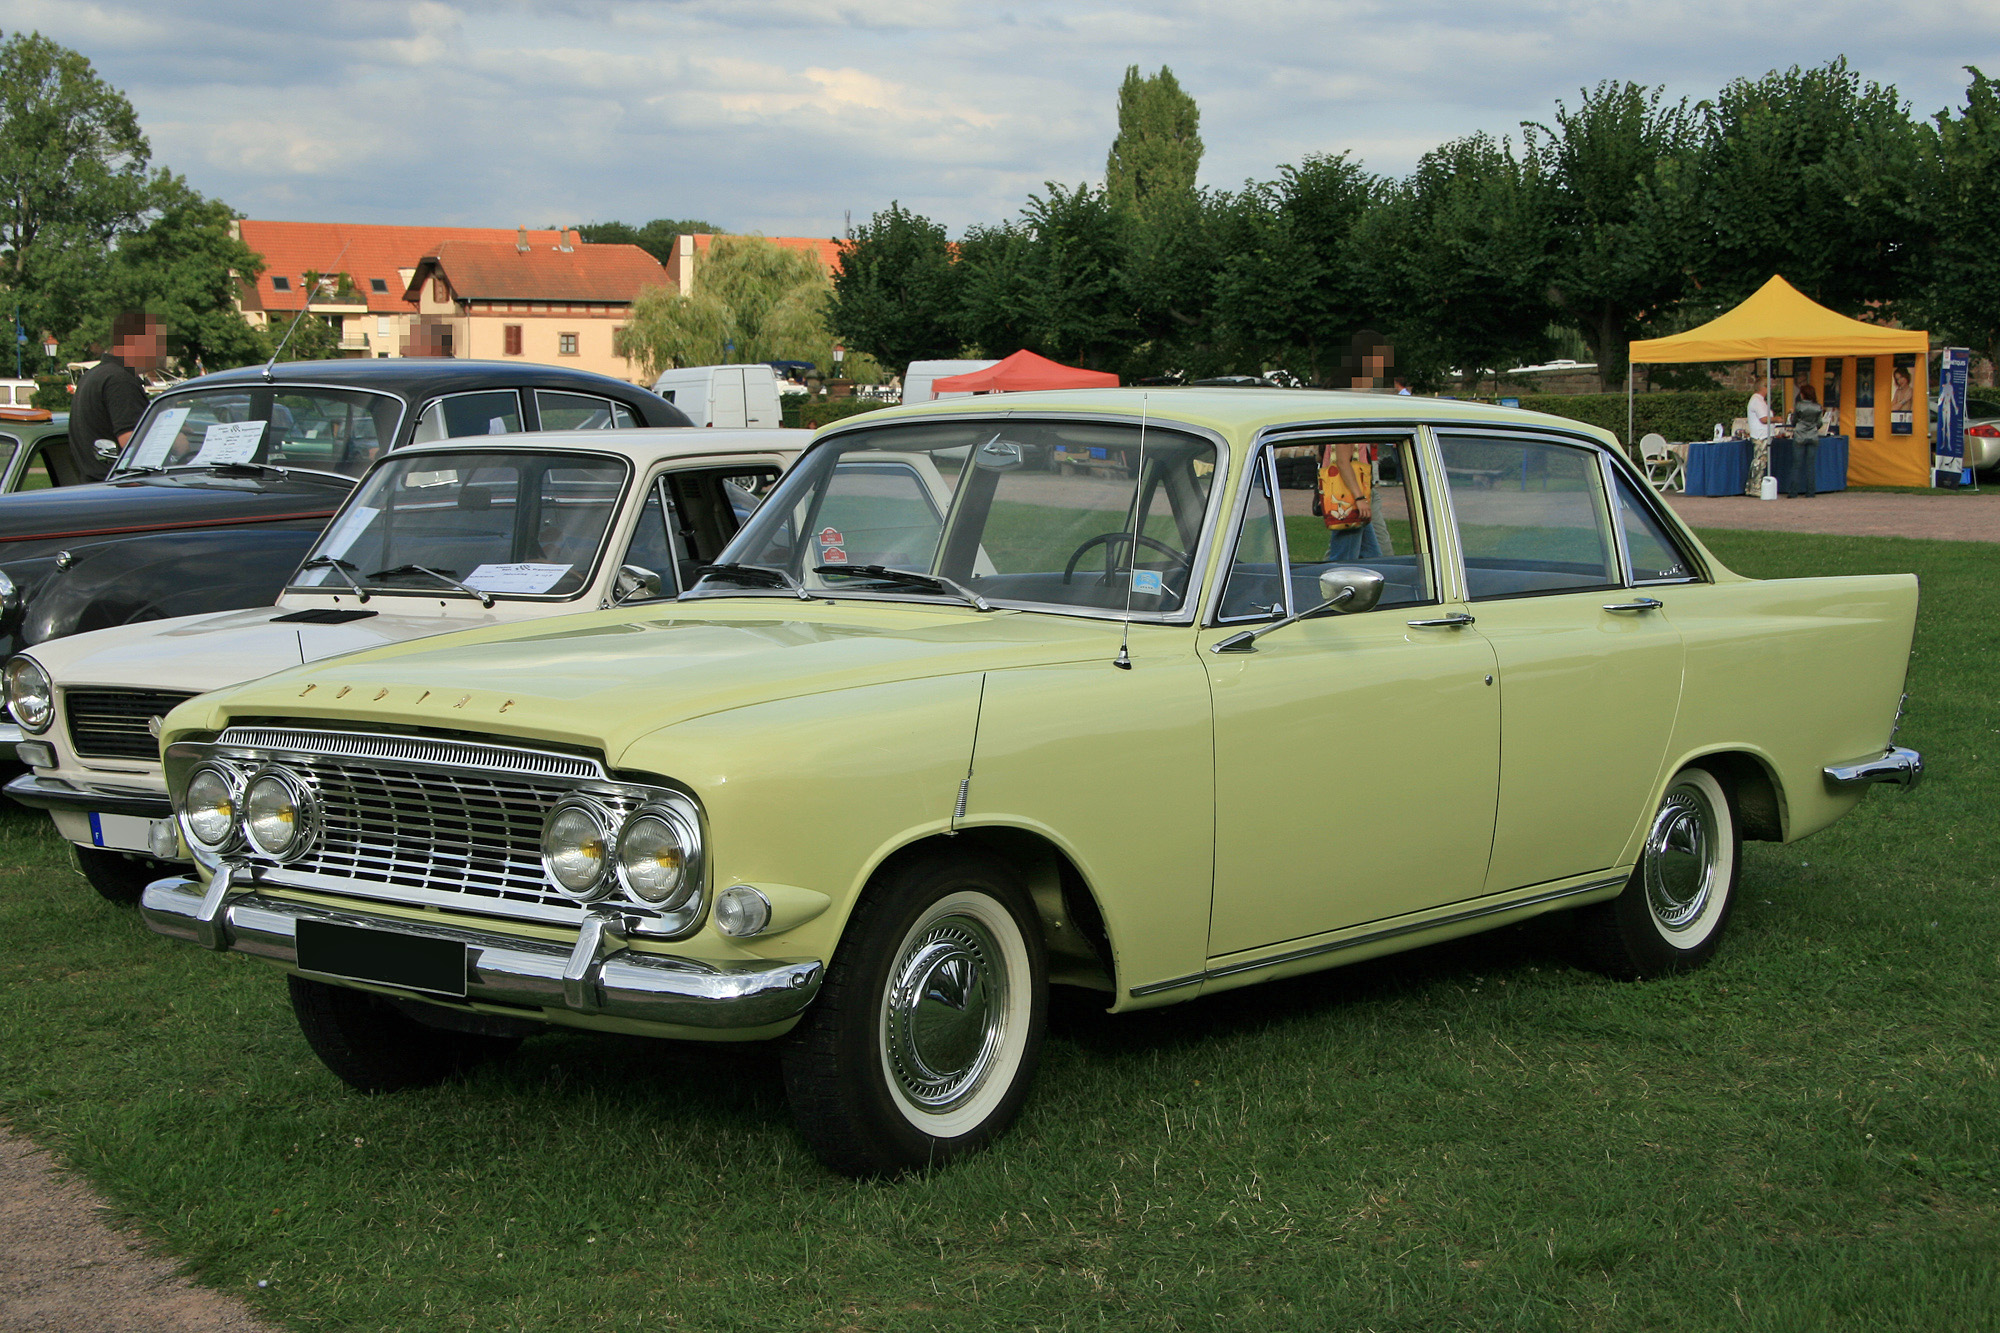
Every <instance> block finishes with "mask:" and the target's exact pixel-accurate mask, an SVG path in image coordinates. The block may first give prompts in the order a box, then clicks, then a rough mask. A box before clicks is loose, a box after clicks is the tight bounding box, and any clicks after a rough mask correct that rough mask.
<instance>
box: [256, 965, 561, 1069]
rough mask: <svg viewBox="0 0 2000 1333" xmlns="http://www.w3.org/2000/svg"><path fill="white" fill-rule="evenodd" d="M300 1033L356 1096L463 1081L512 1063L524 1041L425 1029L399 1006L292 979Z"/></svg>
mask: <svg viewBox="0 0 2000 1333" xmlns="http://www.w3.org/2000/svg"><path fill="white" fill-rule="evenodd" d="M287 980H288V981H289V983H290V985H291V991H292V1012H293V1014H295V1015H297V1017H298V1020H299V1031H301V1032H303V1033H304V1034H305V1038H306V1044H307V1045H308V1046H311V1047H312V1049H313V1054H314V1055H317V1056H318V1057H319V1059H320V1063H321V1064H323V1065H325V1066H326V1067H327V1068H328V1069H330V1070H332V1071H333V1072H334V1074H335V1075H336V1076H337V1077H338V1078H339V1079H340V1081H341V1082H343V1083H345V1084H346V1085H347V1086H348V1087H350V1088H353V1089H355V1090H356V1091H357V1092H400V1091H402V1090H403V1089H405V1088H423V1087H429V1086H430V1085H431V1084H433V1083H442V1082H444V1081H445V1080H447V1079H451V1078H456V1077H458V1076H459V1075H461V1074H464V1073H465V1072H466V1071H468V1070H470V1069H471V1068H473V1067H474V1066H475V1065H479V1064H483V1063H484V1062H486V1061H488V1060H497V1059H500V1058H502V1057H504V1056H507V1055H511V1054H512V1053H513V1052H514V1049H515V1048H516V1047H517V1046H519V1045H520V1044H521V1039H520V1038H519V1037H510V1036H491V1035H488V1034H486V1033H479V1032H462V1031H452V1030H448V1029H445V1028H439V1027H433V1026H431V1025H430V1024H428V1023H420V1022H418V1021H417V1020H416V1019H414V1018H411V1017H410V1016H409V1015H408V1014H406V1013H404V1012H403V1011H402V1010H401V1009H400V1008H399V1007H398V1006H397V1005H396V1003H395V1002H394V1001H392V1000H387V999H384V998H383V997H381V996H379V995H371V994H369V993H368V992H366V991H358V990H350V989H348V988H347V987H345V986H331V985H328V984H327V983H326V982H324V981H311V980H308V979H307V978H305V977H300V976H293V977H289V978H287Z"/></svg>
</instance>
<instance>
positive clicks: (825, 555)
mask: <svg viewBox="0 0 2000 1333" xmlns="http://www.w3.org/2000/svg"><path fill="white" fill-rule="evenodd" d="M819 562H820V563H821V564H822V565H844V564H846V563H847V552H845V551H843V550H841V549H840V548H839V547H838V546H828V547H824V548H822V549H821V551H820V553H819Z"/></svg>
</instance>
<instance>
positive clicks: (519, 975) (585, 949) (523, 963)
mask: <svg viewBox="0 0 2000 1333" xmlns="http://www.w3.org/2000/svg"><path fill="white" fill-rule="evenodd" d="M139 911H140V915H142V916H143V917H144V918H145V921H146V924H147V925H148V926H151V927H152V928H153V930H154V931H156V932H158V933H159V934H161V935H165V936H168V937H169V938H171V939H177V940H187V941H189V942H190V943H194V944H200V945H202V946H203V947H205V948H209V949H215V950H231V951H234V952H236V953H247V954H253V955H255V956H257V957H259V958H271V959H275V960H277V961H278V962H281V963H285V964H289V965H291V966H297V964H298V943H297V929H298V923H299V922H301V921H323V922H327V923H330V924H335V925H344V926H359V927H363V928H365V929H368V930H376V931H384V932H388V933H391V934H398V935H408V936H414V937H418V938H424V939H435V940H448V941H451V942H454V943H459V944H463V945H465V946H466V950H465V958H466V964H465V970H466V987H465V998H466V999H467V1000H469V1001H473V1002H486V1003H493V1004H504V1005H510V1006H513V1007H516V1008H523V1007H525V1008H530V1009H553V1010H568V1011H572V1012H576V1013H585V1014H600V1015H604V1016H606V1017H610V1018H629V1019H639V1020H643V1021H647V1022H655V1023H673V1024H678V1025H682V1026H685V1027H695V1028H754V1027H763V1026H766V1025H768V1024H772V1023H781V1022H784V1021H785V1020H787V1019H790V1018H795V1017H797V1016H798V1015H799V1013H800V1012H802V1011H803V1010H804V1009H805V1007H806V1006H807V1005H808V1004H810V1003H811V1002H812V999H813V997H814V996H815V995H817V994H818V993H819V985H820V981H821V980H822V978H823V977H824V976H825V974H826V969H825V966H824V965H823V964H821V963H820V962H819V961H818V960H816V959H805V960H801V961H791V962H788V961H783V960H778V961H767V960H760V961H755V962H744V963H714V962H702V961H698V960H695V959H689V958H667V957H662V956H660V955H657V954H644V953H634V952H632V951H630V950H629V949H626V948H625V940H624V937H623V935H622V934H621V933H620V932H619V930H618V929H617V925H616V922H615V921H612V920H609V919H607V918H601V917H595V916H593V917H589V918H586V920H585V923H584V929H583V930H582V931H580V932H579V934H578V938H577V942H576V945H575V947H573V948H565V947H564V946H563V945H560V944H557V943H553V942H550V941H544V940H536V939H527V938H522V937H520V936H516V935H507V934H502V933H500V932H499V931H492V930H480V929H476V928H469V927H461V926H449V925H442V924H439V925H433V924H431V923H429V922H417V921H409V920H405V919H402V918H400V917H391V916H379V915H375V914H372V913H368V912H364V911H339V910H335V909H332V908H325V907H317V906H312V905H308V904H304V903H295V902H287V901H285V900H283V899H278V898H271V897H267V896H265V895H263V894H261V893H259V892H258V891H257V886H256V885H255V884H254V883H242V882H239V881H236V880H234V879H233V878H232V875H231V873H230V871H229V870H228V868H225V869H223V870H220V871H218V872H217V873H216V876H215V878H214V879H213V880H212V881H210V883H208V884H206V885H204V884H202V883H200V882H199V881H197V880H192V879H162V880H156V881H154V882H153V883H152V884H149V885H147V886H146V892H145V894H144V896H143V897H142V898H141V899H140V906H139ZM336 979H338V978H336ZM413 994H415V993H414V992H413ZM418 998H422V999H427V1000H435V999H436V998H437V997H435V996H430V995H419V996H418Z"/></svg>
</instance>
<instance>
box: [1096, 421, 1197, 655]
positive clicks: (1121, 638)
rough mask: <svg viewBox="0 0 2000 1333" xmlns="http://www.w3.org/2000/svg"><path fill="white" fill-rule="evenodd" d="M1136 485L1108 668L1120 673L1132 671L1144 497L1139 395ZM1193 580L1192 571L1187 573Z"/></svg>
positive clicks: (1143, 430) (1143, 431) (1143, 426)
mask: <svg viewBox="0 0 2000 1333" xmlns="http://www.w3.org/2000/svg"><path fill="white" fill-rule="evenodd" d="M1137 481H1138V485H1137V487H1136V488H1135V489H1134V491H1133V494H1132V549H1131V550H1129V551H1127V552H1126V553H1125V558H1126V559H1127V560H1128V561H1130V562H1131V565H1132V569H1131V571H1130V572H1129V573H1127V574H1126V575H1125V626H1124V628H1123V629H1122V630H1121V631H1120V632H1119V635H1118V656H1116V657H1114V658H1112V659H1111V665H1112V666H1115V667H1117V668H1118V669H1119V670H1120V671H1130V670H1131V669H1132V653H1131V651H1130V649H1131V644H1132V585H1133V584H1134V583H1136V582H1138V575H1139V521H1140V520H1139V507H1140V502H1141V501H1143V500H1144V499H1145V498H1146V395H1145V394H1143V393H1142V394H1140V395H1139V475H1138V478H1137ZM1189 577H1190V578H1192V577H1193V571H1192V570H1190V571H1189Z"/></svg>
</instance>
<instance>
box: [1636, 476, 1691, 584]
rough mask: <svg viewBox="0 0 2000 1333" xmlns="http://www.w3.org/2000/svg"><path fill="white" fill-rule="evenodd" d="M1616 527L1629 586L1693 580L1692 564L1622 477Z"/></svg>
mask: <svg viewBox="0 0 2000 1333" xmlns="http://www.w3.org/2000/svg"><path fill="white" fill-rule="evenodd" d="M1618 526H1619V529H1620V530H1621V531H1622V532H1623V533H1624V534H1625V554H1626V555H1627V556H1629V557H1631V560H1632V582H1633V583H1635V584H1639V583H1685V582H1687V581H1689V580H1691V579H1693V578H1694V570H1695V567H1694V564H1693V562H1692V561H1690V560H1689V559H1688V557H1687V555H1686V553H1684V552H1683V551H1682V550H1681V548H1680V544H1679V543H1678V542H1676V541H1675V540H1674V539H1673V537H1672V535H1671V534H1669V533H1668V531H1667V529H1666V528H1665V527H1664V526H1663V525H1662V524H1661V523H1660V521H1659V520H1658V519H1657V518H1655V517H1654V516H1653V513H1652V511H1651V510H1649V509H1647V508H1646V506H1645V503H1644V502H1643V501H1641V500H1640V499H1639V497H1638V495H1637V494H1635V493H1634V492H1633V490H1632V483H1631V482H1630V481H1628V480H1626V478H1625V477H1624V476H1622V475H1621V476H1619V478H1618Z"/></svg>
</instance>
